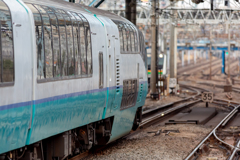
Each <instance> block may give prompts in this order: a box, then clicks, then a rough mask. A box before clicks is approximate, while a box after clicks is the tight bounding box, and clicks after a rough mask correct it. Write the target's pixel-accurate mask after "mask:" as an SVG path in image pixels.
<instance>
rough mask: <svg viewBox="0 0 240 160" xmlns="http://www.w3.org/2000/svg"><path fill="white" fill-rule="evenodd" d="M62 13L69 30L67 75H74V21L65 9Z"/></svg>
mask: <svg viewBox="0 0 240 160" xmlns="http://www.w3.org/2000/svg"><path fill="white" fill-rule="evenodd" d="M61 11H62V15H63V16H64V19H65V22H66V31H67V51H68V52H67V75H69V76H73V75H75V73H74V71H75V68H74V54H73V33H72V32H73V28H72V21H71V19H70V17H69V15H68V14H67V13H66V12H65V11H63V10H61Z"/></svg>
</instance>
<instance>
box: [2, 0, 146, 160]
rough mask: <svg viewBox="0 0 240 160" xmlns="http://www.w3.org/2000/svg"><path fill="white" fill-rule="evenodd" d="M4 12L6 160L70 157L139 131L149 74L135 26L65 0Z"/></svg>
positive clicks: (8, 6) (7, 7) (7, 2)
mask: <svg viewBox="0 0 240 160" xmlns="http://www.w3.org/2000/svg"><path fill="white" fill-rule="evenodd" d="M0 13H1V14H0V16H1V19H0V21H1V23H0V25H1V48H0V49H1V54H0V66H1V68H0V135H1V136H0V144H1V145H0V160H2V159H4V158H6V157H10V158H11V159H13V160H14V159H24V160H30V159H31V158H29V157H31V155H37V156H36V157H35V158H32V159H34V160H35V159H38V158H40V159H43V158H44V157H45V159H55V158H56V159H65V158H67V157H69V156H73V155H74V154H76V153H80V152H81V151H82V150H86V149H89V148H91V147H92V146H95V145H101V144H106V143H110V142H112V141H114V140H116V139H118V138H120V137H122V136H124V135H126V134H127V133H129V132H130V131H131V129H133V128H136V126H137V125H138V123H139V122H140V120H141V107H142V106H143V105H144V102H145V97H146V94H147V70H146V65H145V62H146V57H145V55H146V54H145V53H144V39H143V36H142V34H141V32H139V31H138V30H137V28H136V27H135V26H134V25H133V24H132V23H130V22H129V21H127V20H126V19H124V18H122V17H119V16H116V15H114V14H111V13H108V12H105V11H102V10H98V9H94V8H90V7H86V6H82V5H79V4H72V3H68V2H62V1H57V0H42V1H37V0H23V1H20V0H0ZM78 143H79V144H78ZM49 148H50V149H49ZM52 148H54V149H52ZM38 152H41V154H37V153H38Z"/></svg>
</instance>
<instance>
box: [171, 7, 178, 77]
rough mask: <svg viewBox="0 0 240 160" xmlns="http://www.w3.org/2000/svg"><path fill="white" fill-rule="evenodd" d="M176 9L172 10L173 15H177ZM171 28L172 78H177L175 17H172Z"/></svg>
mask: <svg viewBox="0 0 240 160" xmlns="http://www.w3.org/2000/svg"><path fill="white" fill-rule="evenodd" d="M175 13H176V11H175V10H172V15H175ZM171 22H172V23H171V29H170V31H171V32H170V78H177V34H176V27H175V24H174V17H172V18H171Z"/></svg>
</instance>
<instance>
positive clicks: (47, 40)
mask: <svg viewBox="0 0 240 160" xmlns="http://www.w3.org/2000/svg"><path fill="white" fill-rule="evenodd" d="M35 7H36V8H37V10H38V11H39V12H40V14H41V16H42V22H43V23H42V24H43V28H42V31H43V35H44V52H45V55H44V56H45V57H44V59H45V63H44V66H45V72H46V75H45V77H44V78H52V77H53V68H52V66H53V65H52V58H53V57H52V46H51V39H52V38H51V37H52V33H51V25H50V19H49V16H48V14H47V13H46V11H45V10H44V9H43V8H41V7H40V6H38V5H35Z"/></svg>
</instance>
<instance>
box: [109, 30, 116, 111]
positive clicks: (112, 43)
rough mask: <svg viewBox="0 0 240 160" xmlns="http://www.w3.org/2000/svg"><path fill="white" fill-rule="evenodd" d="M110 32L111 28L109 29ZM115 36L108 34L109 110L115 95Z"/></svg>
mask: <svg viewBox="0 0 240 160" xmlns="http://www.w3.org/2000/svg"><path fill="white" fill-rule="evenodd" d="M111 30H112V28H111ZM115 36H116V35H115V34H114V33H111V32H110V33H108V37H107V38H108V46H107V47H108V56H107V63H108V67H107V70H108V73H107V74H108V76H107V77H108V79H107V83H108V97H109V98H108V106H109V108H110V109H111V108H112V106H113V103H114V99H115V94H116V89H115V88H116V84H115V81H116V79H115V75H116V73H115V56H116V55H115V52H116V51H115V50H116V49H115Z"/></svg>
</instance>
